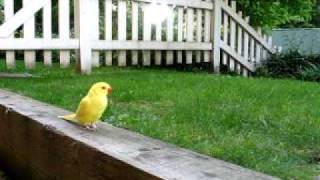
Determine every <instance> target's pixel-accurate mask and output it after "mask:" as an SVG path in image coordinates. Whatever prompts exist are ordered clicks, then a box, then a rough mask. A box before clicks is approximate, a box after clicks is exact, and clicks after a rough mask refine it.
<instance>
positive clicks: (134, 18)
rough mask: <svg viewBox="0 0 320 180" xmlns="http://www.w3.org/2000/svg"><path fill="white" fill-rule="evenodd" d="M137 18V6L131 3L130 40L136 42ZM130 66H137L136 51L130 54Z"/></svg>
mask: <svg viewBox="0 0 320 180" xmlns="http://www.w3.org/2000/svg"><path fill="white" fill-rule="evenodd" d="M138 17H139V6H138V3H137V2H135V1H132V40H133V41H137V40H138V29H139V27H138V22H139V21H138ZM131 61H132V65H138V51H132V52H131Z"/></svg>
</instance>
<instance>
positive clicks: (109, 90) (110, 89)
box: [108, 87, 112, 95]
mask: <svg viewBox="0 0 320 180" xmlns="http://www.w3.org/2000/svg"><path fill="white" fill-rule="evenodd" d="M108 94H110V95H111V94H112V88H111V87H110V88H108Z"/></svg>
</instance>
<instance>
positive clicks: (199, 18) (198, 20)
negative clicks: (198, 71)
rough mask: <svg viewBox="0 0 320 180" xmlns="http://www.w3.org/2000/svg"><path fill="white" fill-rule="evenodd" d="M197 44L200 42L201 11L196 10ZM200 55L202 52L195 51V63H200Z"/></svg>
mask: <svg viewBox="0 0 320 180" xmlns="http://www.w3.org/2000/svg"><path fill="white" fill-rule="evenodd" d="M196 13H197V42H202V32H203V31H202V24H203V23H202V9H197V10H196ZM201 55H202V51H197V52H196V62H197V63H200V62H201V58H202V57H201Z"/></svg>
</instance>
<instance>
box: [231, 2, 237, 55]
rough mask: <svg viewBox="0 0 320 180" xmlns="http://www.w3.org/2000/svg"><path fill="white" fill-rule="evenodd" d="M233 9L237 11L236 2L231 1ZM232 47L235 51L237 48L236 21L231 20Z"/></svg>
mask: <svg viewBox="0 0 320 180" xmlns="http://www.w3.org/2000/svg"><path fill="white" fill-rule="evenodd" d="M231 7H232V9H233V10H234V11H235V8H236V2H235V1H231ZM230 46H231V48H233V49H235V47H236V22H235V20H234V19H232V18H230Z"/></svg>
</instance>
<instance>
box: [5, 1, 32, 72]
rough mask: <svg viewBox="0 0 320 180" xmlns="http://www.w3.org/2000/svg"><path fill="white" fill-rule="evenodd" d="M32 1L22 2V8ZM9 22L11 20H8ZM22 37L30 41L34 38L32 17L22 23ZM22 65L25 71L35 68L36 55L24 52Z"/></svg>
mask: <svg viewBox="0 0 320 180" xmlns="http://www.w3.org/2000/svg"><path fill="white" fill-rule="evenodd" d="M32 3H33V0H23V6H24V7H25V6H27V5H28V4H32ZM10 21H11V20H10ZM23 35H24V38H25V39H28V40H30V41H32V40H33V39H34V38H35V18H34V15H33V16H32V17H31V18H30V19H29V20H27V21H26V22H25V23H24V26H23ZM24 63H25V67H26V68H27V69H33V68H35V66H36V53H35V52H34V51H25V52H24Z"/></svg>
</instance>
